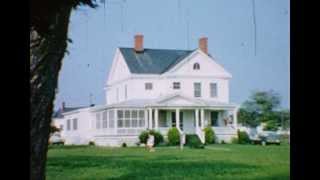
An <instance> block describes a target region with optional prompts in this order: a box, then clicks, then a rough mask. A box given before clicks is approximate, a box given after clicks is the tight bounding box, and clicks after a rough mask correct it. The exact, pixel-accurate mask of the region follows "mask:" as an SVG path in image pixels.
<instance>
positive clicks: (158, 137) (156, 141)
mask: <svg viewBox="0 0 320 180" xmlns="http://www.w3.org/2000/svg"><path fill="white" fill-rule="evenodd" d="M149 133H150V134H151V135H153V136H154V146H157V145H159V144H160V143H162V142H163V136H162V134H161V133H160V132H157V131H155V130H151V131H150V132H149Z"/></svg>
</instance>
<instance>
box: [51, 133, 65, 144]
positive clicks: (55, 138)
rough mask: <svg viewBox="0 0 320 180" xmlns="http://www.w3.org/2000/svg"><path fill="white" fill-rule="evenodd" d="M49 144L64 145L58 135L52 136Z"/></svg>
mask: <svg viewBox="0 0 320 180" xmlns="http://www.w3.org/2000/svg"><path fill="white" fill-rule="evenodd" d="M49 144H64V139H63V138H61V135H60V134H58V133H55V134H53V135H52V136H51V137H50V139H49Z"/></svg>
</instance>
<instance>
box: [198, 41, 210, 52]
mask: <svg viewBox="0 0 320 180" xmlns="http://www.w3.org/2000/svg"><path fill="white" fill-rule="evenodd" d="M199 49H200V50H201V51H202V52H204V53H206V54H208V38H207V37H202V38H200V39H199Z"/></svg>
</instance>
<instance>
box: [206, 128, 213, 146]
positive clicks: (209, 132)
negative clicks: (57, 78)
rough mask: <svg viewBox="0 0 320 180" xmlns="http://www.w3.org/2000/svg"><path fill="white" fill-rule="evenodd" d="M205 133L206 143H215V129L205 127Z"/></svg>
mask: <svg viewBox="0 0 320 180" xmlns="http://www.w3.org/2000/svg"><path fill="white" fill-rule="evenodd" d="M204 134H205V138H206V139H205V141H206V144H213V143H215V134H214V131H213V129H212V128H211V127H210V126H208V127H206V128H204Z"/></svg>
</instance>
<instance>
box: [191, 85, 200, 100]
mask: <svg viewBox="0 0 320 180" xmlns="http://www.w3.org/2000/svg"><path fill="white" fill-rule="evenodd" d="M193 88H194V97H201V83H194V84H193Z"/></svg>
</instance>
